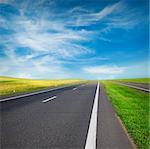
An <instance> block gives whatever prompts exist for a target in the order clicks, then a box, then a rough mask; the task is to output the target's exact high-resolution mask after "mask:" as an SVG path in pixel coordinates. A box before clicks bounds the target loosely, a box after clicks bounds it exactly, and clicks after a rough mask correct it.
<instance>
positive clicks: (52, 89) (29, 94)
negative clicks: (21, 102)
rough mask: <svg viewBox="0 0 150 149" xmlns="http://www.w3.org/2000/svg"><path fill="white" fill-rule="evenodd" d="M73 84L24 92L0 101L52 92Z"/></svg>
mask: <svg viewBox="0 0 150 149" xmlns="http://www.w3.org/2000/svg"><path fill="white" fill-rule="evenodd" d="M71 86H72V85H66V86H63V87H56V88H51V89H47V90H43V91H37V92H33V93H28V94H24V95H18V96H14V97H8V98H4V99H1V100H0V102H4V101H9V100H14V99H18V98H22V97H28V96H32V95H37V94H41V93H46V92H50V91H55V90H59V89H63V88H66V87H71Z"/></svg>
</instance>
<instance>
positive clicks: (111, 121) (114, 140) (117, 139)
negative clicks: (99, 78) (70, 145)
mask: <svg viewBox="0 0 150 149" xmlns="http://www.w3.org/2000/svg"><path fill="white" fill-rule="evenodd" d="M98 106H99V108H98V110H99V111H98V126H97V149H110V148H111V149H118V148H119V149H132V148H134V146H133V144H132V142H131V141H130V139H129V137H128V136H127V134H126V133H125V131H124V129H123V127H122V125H121V123H120V122H119V120H118V118H117V117H116V114H115V111H114V110H113V108H112V105H111V103H110V102H109V101H108V97H107V95H106V92H105V90H104V88H103V86H102V85H100V96H99V105H98Z"/></svg>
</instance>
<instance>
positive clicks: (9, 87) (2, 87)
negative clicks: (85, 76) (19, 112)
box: [0, 77, 84, 96]
mask: <svg viewBox="0 0 150 149" xmlns="http://www.w3.org/2000/svg"><path fill="white" fill-rule="evenodd" d="M82 82H84V81H83V80H75V79H74V80H69V79H68V80H31V79H20V78H10V77H0V96H7V95H13V94H17V93H26V92H31V91H37V90H41V89H46V88H52V87H58V86H63V85H71V84H78V83H82Z"/></svg>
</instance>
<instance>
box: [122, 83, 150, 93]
mask: <svg viewBox="0 0 150 149" xmlns="http://www.w3.org/2000/svg"><path fill="white" fill-rule="evenodd" d="M119 84H121V85H124V86H128V87H131V88H135V89H138V90H141V91H145V92H150V84H148V83H147V84H144V83H130V82H119Z"/></svg>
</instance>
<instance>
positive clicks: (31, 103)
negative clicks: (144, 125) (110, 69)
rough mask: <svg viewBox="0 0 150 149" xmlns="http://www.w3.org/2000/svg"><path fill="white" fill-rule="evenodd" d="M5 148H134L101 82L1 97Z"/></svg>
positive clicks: (2, 137) (3, 145)
mask: <svg viewBox="0 0 150 149" xmlns="http://www.w3.org/2000/svg"><path fill="white" fill-rule="evenodd" d="M0 101H1V102H0V104H1V131H0V133H1V135H0V136H1V142H0V143H1V148H2V149H96V148H97V149H132V148H134V146H133V143H131V141H130V139H129V137H128V135H127V133H126V132H125V130H124V128H123V126H122V125H121V123H120V121H119V119H118V118H117V116H116V114H115V111H114V110H113V108H112V106H111V104H110V103H109V101H108V99H107V96H106V93H105V91H104V89H103V87H102V86H101V85H99V83H97V82H96V83H89V84H88V83H87V84H81V85H74V86H70V87H65V88H59V89H56V90H52V91H47V92H41V93H36V94H31V95H28V96H19V97H18V98H12V99H11V98H10V100H7V99H6V100H4V99H2V100H0Z"/></svg>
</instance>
